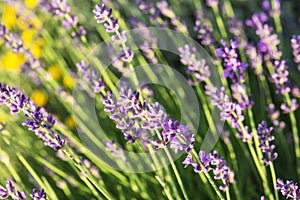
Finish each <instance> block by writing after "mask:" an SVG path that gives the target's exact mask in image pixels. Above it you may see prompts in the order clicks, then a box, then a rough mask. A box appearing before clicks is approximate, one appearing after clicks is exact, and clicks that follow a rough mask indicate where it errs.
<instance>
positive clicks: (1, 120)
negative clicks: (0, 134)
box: [0, 115, 6, 123]
mask: <svg viewBox="0 0 300 200" xmlns="http://www.w3.org/2000/svg"><path fill="white" fill-rule="evenodd" d="M0 122H3V123H5V122H6V118H5V117H3V116H1V115H0Z"/></svg>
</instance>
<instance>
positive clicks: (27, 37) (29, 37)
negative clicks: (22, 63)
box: [21, 29, 34, 46]
mask: <svg viewBox="0 0 300 200" xmlns="http://www.w3.org/2000/svg"><path fill="white" fill-rule="evenodd" d="M33 37H34V32H33V30H32V29H27V30H24V31H23V33H22V36H21V38H22V40H23V41H24V44H25V45H26V46H28V45H30V43H31V42H32V41H33Z"/></svg>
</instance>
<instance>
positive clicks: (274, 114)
mask: <svg viewBox="0 0 300 200" xmlns="http://www.w3.org/2000/svg"><path fill="white" fill-rule="evenodd" d="M266 110H267V112H268V118H269V119H270V120H271V121H272V123H273V124H274V126H275V127H276V128H280V129H283V128H284V127H285V123H284V122H283V121H279V116H280V112H279V111H278V110H276V108H275V105H274V104H270V105H268V107H267V108H266Z"/></svg>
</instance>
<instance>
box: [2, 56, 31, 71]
mask: <svg viewBox="0 0 300 200" xmlns="http://www.w3.org/2000/svg"><path fill="white" fill-rule="evenodd" d="M25 61H26V58H25V57H24V56H23V55H22V54H19V53H13V52H7V53H6V54H5V55H4V56H3V57H2V59H1V61H0V66H1V67H4V68H5V69H8V70H15V71H19V70H20V66H21V65H22V64H23V63H24V62H25Z"/></svg>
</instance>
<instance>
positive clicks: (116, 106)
mask: <svg viewBox="0 0 300 200" xmlns="http://www.w3.org/2000/svg"><path fill="white" fill-rule="evenodd" d="M139 97H140V93H139V92H136V93H133V91H132V90H131V89H130V88H129V87H128V86H127V85H126V84H123V86H122V88H121V90H120V92H119V99H118V100H117V101H116V100H115V99H114V98H113V96H112V94H111V93H110V92H107V98H106V99H103V104H104V107H105V109H104V110H105V111H106V112H108V113H110V118H111V119H112V120H114V121H115V122H116V124H117V125H116V127H117V128H118V129H120V130H122V132H123V134H124V137H125V139H126V140H128V141H130V142H131V143H134V142H135V141H136V140H137V139H139V140H140V141H141V143H142V144H144V147H145V149H148V148H147V145H149V144H152V145H154V146H156V147H157V148H159V147H164V146H166V145H167V144H169V143H170V147H171V148H172V149H174V151H175V152H177V151H178V150H184V151H186V152H189V151H190V150H191V149H192V148H193V145H194V142H195V136H194V134H193V133H191V132H190V128H189V126H184V125H180V124H179V123H178V121H175V120H173V119H169V118H168V116H167V114H166V113H165V110H164V108H163V107H162V106H161V105H160V104H159V103H158V102H156V103H154V104H150V103H148V102H147V101H146V100H144V101H141V100H139ZM160 129H162V131H161V132H159V131H160ZM155 136H156V137H155ZM156 138H158V140H157V139H156Z"/></svg>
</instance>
